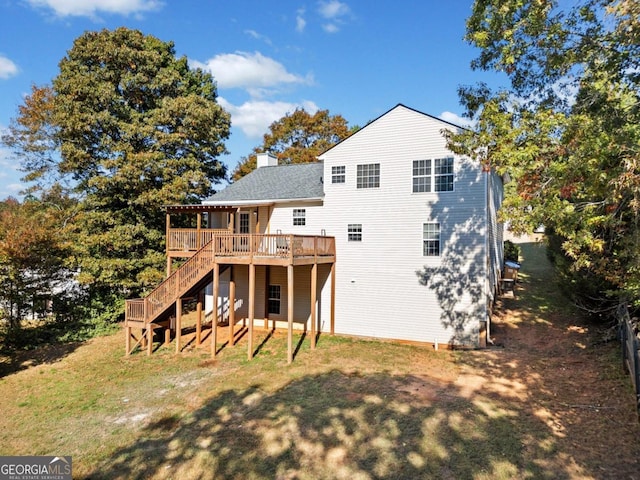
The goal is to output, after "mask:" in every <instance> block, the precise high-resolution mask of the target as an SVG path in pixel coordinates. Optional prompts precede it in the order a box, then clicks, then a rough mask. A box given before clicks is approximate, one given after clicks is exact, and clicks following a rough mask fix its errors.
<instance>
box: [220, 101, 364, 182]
mask: <svg viewBox="0 0 640 480" xmlns="http://www.w3.org/2000/svg"><path fill="white" fill-rule="evenodd" d="M351 133H352V131H350V130H349V127H348V125H347V121H346V120H345V119H344V118H343V117H342V116H341V115H333V116H332V115H329V111H328V110H318V111H317V112H316V113H315V114H313V115H311V114H310V113H308V112H307V111H306V110H303V109H296V110H295V111H294V112H293V113H290V114H287V115H285V116H284V117H282V118H281V119H280V120H277V121H275V122H273V123H272V124H271V125H270V126H269V133H266V134H265V135H264V138H263V142H262V145H261V146H259V147H256V148H254V149H253V152H252V153H251V154H250V155H249V156H248V157H247V158H245V159H244V160H243V161H242V162H240V164H239V165H238V166H237V167H236V169H235V170H234V172H233V175H232V178H233V179H234V180H238V179H239V178H242V177H243V176H245V175H246V174H247V173H250V172H251V171H253V170H255V168H256V154H258V153H266V152H268V153H272V154H274V155H275V156H276V157H277V158H278V163H280V164H287V163H311V162H316V161H317V159H316V157H317V156H318V155H320V154H321V153H323V152H324V151H325V150H328V149H329V148H331V147H332V146H333V145H335V144H336V143H338V142H340V141H342V140H344V139H345V138H347V137H348V136H349V135H350V134H351Z"/></svg>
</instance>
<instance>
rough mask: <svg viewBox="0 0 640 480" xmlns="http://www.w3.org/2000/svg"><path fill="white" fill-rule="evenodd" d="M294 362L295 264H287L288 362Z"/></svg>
mask: <svg viewBox="0 0 640 480" xmlns="http://www.w3.org/2000/svg"><path fill="white" fill-rule="evenodd" d="M291 362H293V265H292V264H291V263H290V264H289V265H287V363H291Z"/></svg>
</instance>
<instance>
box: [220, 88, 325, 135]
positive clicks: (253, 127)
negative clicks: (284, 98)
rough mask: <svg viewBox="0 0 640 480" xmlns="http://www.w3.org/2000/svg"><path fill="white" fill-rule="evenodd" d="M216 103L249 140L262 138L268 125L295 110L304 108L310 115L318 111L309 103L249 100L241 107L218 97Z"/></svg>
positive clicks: (313, 104)
mask: <svg viewBox="0 0 640 480" xmlns="http://www.w3.org/2000/svg"><path fill="white" fill-rule="evenodd" d="M218 102H219V103H220V105H222V107H223V108H224V109H225V110H226V111H228V112H229V113H230V114H231V125H233V126H234V127H238V128H239V129H240V130H242V132H243V133H244V134H245V135H246V136H247V137H251V138H260V137H262V135H264V134H265V133H266V132H267V130H268V129H269V125H271V124H272V123H273V122H275V121H276V120H280V119H281V118H282V117H284V116H285V115H286V114H288V113H291V112H293V111H294V110H295V109H296V108H304V109H305V110H306V111H307V112H309V113H310V114H314V113H316V112H317V111H318V106H317V105H316V104H315V103H313V102H311V101H303V102H301V103H290V102H266V101H258V100H250V101H248V102H245V103H243V104H242V105H233V104H231V103H230V102H228V101H227V100H226V99H224V98H222V97H218Z"/></svg>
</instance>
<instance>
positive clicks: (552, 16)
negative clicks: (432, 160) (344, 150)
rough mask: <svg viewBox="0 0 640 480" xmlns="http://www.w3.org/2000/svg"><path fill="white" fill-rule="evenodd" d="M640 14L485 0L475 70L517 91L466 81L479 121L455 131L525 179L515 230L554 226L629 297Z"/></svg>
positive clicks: (613, 4)
mask: <svg viewBox="0 0 640 480" xmlns="http://www.w3.org/2000/svg"><path fill="white" fill-rule="evenodd" d="M637 10H638V7H637V2H633V1H631V0H619V1H605V2H601V1H597V0H586V1H582V2H578V3H577V4H571V5H568V4H567V5H564V4H559V3H556V2H539V1H534V0H528V1H521V0H478V1H476V2H475V4H474V7H473V10H472V15H471V17H470V18H469V19H468V21H467V37H466V38H467V40H468V41H469V42H470V43H471V44H472V45H474V46H477V47H479V48H480V49H481V53H480V55H479V57H478V58H477V59H476V60H475V61H474V62H473V64H472V66H473V67H474V68H477V69H485V70H496V71H499V72H503V73H504V74H505V75H506V77H507V78H508V80H509V82H510V88H509V89H508V90H506V89H505V90H502V91H496V92H494V91H491V90H490V89H489V88H487V87H486V85H478V86H475V87H464V88H461V90H460V93H461V98H462V100H463V102H464V104H465V106H466V107H467V115H468V116H469V117H472V118H474V119H476V120H477V128H476V129H475V132H471V133H465V134H462V135H458V136H453V137H452V138H451V142H452V147H453V148H454V149H455V150H456V151H458V152H460V153H465V154H469V155H473V156H476V157H479V160H480V161H482V162H484V163H485V164H487V165H488V166H491V167H494V168H496V169H497V170H498V172H500V173H507V172H508V173H509V175H510V177H511V178H512V179H513V180H514V181H513V182H511V183H510V184H507V186H506V199H505V202H504V205H503V208H502V211H501V215H502V217H503V219H509V220H510V223H511V228H512V229H513V230H514V231H516V232H520V233H524V232H530V231H532V230H533V229H534V228H535V227H536V226H537V225H540V224H544V225H545V226H547V227H548V228H550V229H551V230H552V231H554V232H555V234H556V235H558V236H559V237H560V238H561V239H562V241H561V242H560V245H561V249H562V254H563V256H564V257H565V258H566V261H567V262H569V265H570V270H571V271H572V272H573V275H575V276H578V277H583V278H584V279H585V282H591V284H595V285H597V286H598V288H599V289H604V288H607V289H609V288H611V287H612V288H614V289H616V290H618V292H619V293H620V295H621V296H622V297H623V298H640V268H639V267H640V243H639V242H640V231H639V229H638V226H639V225H640V223H639V220H640V217H639V214H640V74H639V73H638V70H637V64H638V59H639V58H640V44H639V43H638V42H637V41H636V40H637V31H638V28H639V27H640V20H639V17H638V16H637V15H635V14H636V13H637ZM596 279H597V280H596ZM568 283H569V284H570V285H573V286H574V287H575V288H581V285H582V284H580V285H579V284H578V283H575V282H573V281H572V282H568ZM597 297H605V295H604V292H603V291H600V292H599V295H598V296H597ZM594 298H595V297H594Z"/></svg>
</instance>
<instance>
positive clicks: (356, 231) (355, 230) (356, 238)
mask: <svg viewBox="0 0 640 480" xmlns="http://www.w3.org/2000/svg"><path fill="white" fill-rule="evenodd" d="M347 240H348V241H349V242H361V241H362V224H361V223H350V224H349V225H347Z"/></svg>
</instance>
